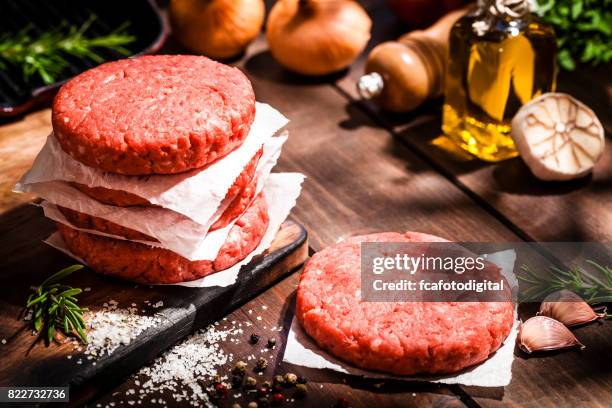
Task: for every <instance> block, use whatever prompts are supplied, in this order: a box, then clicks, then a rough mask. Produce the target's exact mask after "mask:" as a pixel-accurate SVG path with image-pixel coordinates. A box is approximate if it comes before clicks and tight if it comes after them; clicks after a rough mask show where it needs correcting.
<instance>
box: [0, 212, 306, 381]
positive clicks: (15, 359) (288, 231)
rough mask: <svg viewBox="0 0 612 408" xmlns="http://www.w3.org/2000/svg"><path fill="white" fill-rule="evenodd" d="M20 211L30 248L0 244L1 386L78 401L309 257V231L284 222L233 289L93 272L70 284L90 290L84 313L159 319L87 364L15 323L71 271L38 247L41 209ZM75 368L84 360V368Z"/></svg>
mask: <svg viewBox="0 0 612 408" xmlns="http://www.w3.org/2000/svg"><path fill="white" fill-rule="evenodd" d="M24 211H26V212H28V217H27V219H28V221H27V222H20V223H19V228H21V229H23V230H25V231H29V233H30V234H31V235H32V238H30V239H28V241H29V245H28V246H27V247H22V248H20V249H19V250H16V245H21V242H19V240H14V241H13V242H4V244H5V245H3V246H2V249H1V251H0V259H2V261H1V262H0V268H1V269H2V274H0V286H2V288H4V289H5V291H6V292H7V293H6V296H4V297H3V298H2V299H0V338H2V339H6V340H7V342H6V344H5V345H3V347H2V355H3V358H2V359H0V384H3V385H9V384H10V385H15V386H25V385H29V386H53V385H55V386H59V385H70V386H71V390H72V392H73V393H76V392H78V391H79V388H80V387H82V386H83V385H85V384H87V383H91V382H92V381H94V382H96V383H98V384H103V383H104V382H105V381H106V379H107V378H120V377H122V376H125V375H127V374H129V373H131V372H133V371H134V370H136V369H137V368H139V367H141V366H142V365H143V364H144V363H145V362H147V361H149V360H150V359H151V358H152V357H154V356H155V355H157V354H159V353H160V352H161V351H162V350H164V349H166V348H167V347H168V346H170V345H172V344H175V343H176V342H177V341H178V340H180V339H181V338H182V337H184V336H185V335H186V334H188V333H190V332H191V331H193V330H195V329H197V328H200V327H202V326H204V325H208V324H210V323H212V322H214V321H215V320H216V319H219V318H221V317H223V316H224V315H225V314H227V313H228V312H229V311H231V310H232V309H234V308H236V307H237V306H239V305H241V304H243V303H245V302H246V301H247V300H249V299H250V298H252V297H253V296H255V295H256V294H257V293H259V292H261V291H262V290H264V289H265V288H267V287H269V286H270V285H272V284H273V283H275V282H276V281H278V280H279V279H281V278H282V277H284V276H286V275H287V274H288V273H290V272H292V271H294V270H295V269H296V268H297V267H299V266H300V265H302V263H303V262H304V260H305V259H306V257H307V254H308V245H307V239H306V237H307V236H306V231H305V230H304V228H303V227H302V226H300V225H298V224H296V223H293V222H291V221H287V222H286V223H285V224H283V225H282V227H281V229H280V231H279V233H278V234H277V237H276V238H275V240H274V242H273V243H272V245H271V247H270V248H269V249H268V250H267V251H266V252H265V253H264V254H263V255H262V256H260V257H257V258H255V259H254V260H253V261H252V262H251V263H249V265H248V266H245V267H244V268H242V270H241V272H240V275H239V278H238V283H237V284H235V285H230V286H227V287H211V288H205V289H193V288H186V287H181V286H174V285H171V286H149V285H134V284H132V283H129V282H125V281H121V280H118V279H111V278H107V277H105V276H102V275H97V274H94V273H92V272H85V273H77V274H75V276H74V277H73V278H71V279H70V281H71V284H72V285H73V286H75V287H80V288H86V287H88V288H91V289H92V290H91V291H90V292H86V293H84V294H83V295H81V296H80V305H81V306H84V307H88V308H89V309H90V310H92V311H93V312H96V311H97V310H99V309H100V308H101V307H102V305H103V304H104V303H108V302H109V301H110V299H113V300H115V301H116V302H118V303H119V307H121V308H124V309H125V308H128V307H130V305H132V306H137V307H138V310H140V309H142V312H143V313H144V314H145V315H153V314H155V315H156V316H157V317H158V318H159V319H160V321H159V322H158V323H157V324H156V325H154V326H153V327H151V328H150V329H147V330H146V331H143V332H142V334H141V335H140V336H138V337H137V338H135V339H134V340H133V341H131V342H130V343H129V344H127V345H125V346H124V347H119V348H118V349H117V350H116V351H114V352H113V353H112V354H110V355H103V356H100V357H98V358H95V359H91V360H90V359H89V358H87V356H85V355H84V354H83V353H81V352H79V351H76V352H75V351H74V350H73V348H74V346H73V345H72V344H71V343H70V342H66V343H63V344H62V345H61V346H57V347H56V346H55V345H52V346H51V347H49V348H46V347H44V345H43V344H42V343H35V340H36V337H33V336H32V335H31V333H30V330H29V325H30V323H29V322H26V321H24V320H22V319H19V318H17V316H19V315H20V312H21V310H22V308H23V302H24V299H25V298H26V297H27V293H28V292H29V287H30V286H32V285H35V284H37V283H39V282H41V281H43V280H44V279H45V277H46V276H48V275H49V273H50V272H51V271H55V270H59V269H60V267H63V266H66V265H69V264H70V263H72V261H71V260H70V259H69V258H68V257H66V256H65V255H62V254H61V253H58V252H57V251H56V250H54V249H52V248H50V247H48V246H46V245H44V244H43V243H42V242H40V240H39V239H40V238H42V237H40V236H39V234H40V233H41V232H43V231H46V232H48V231H49V230H50V229H52V225H51V224H52V223H50V222H48V221H47V220H46V219H44V218H43V216H42V214H41V211H40V209H39V208H33V207H30V208H24ZM23 219H24V220H25V219H26V217H24V218H23ZM6 227H7V223H0V232H1V234H0V235H1V236H3V237H4V236H6V235H7V234H6V233H7V231H6V230H5V228H6ZM147 301H148V302H150V304H155V303H157V302H159V301H162V305H161V306H159V307H155V308H152V307H151V306H150V305H149V303H147ZM69 355H70V356H71V357H70V360H67V358H68V356H69ZM77 360H82V364H79V363H77Z"/></svg>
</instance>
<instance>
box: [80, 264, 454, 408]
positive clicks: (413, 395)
mask: <svg viewBox="0 0 612 408" xmlns="http://www.w3.org/2000/svg"><path fill="white" fill-rule="evenodd" d="M298 280H299V274H297V273H296V274H293V275H291V276H289V277H288V278H286V279H284V280H283V281H282V282H280V283H279V284H278V285H275V286H274V287H272V288H270V289H268V290H267V291H266V292H264V293H263V294H262V295H261V296H258V297H257V298H255V299H253V300H252V301H250V302H249V303H247V304H245V305H244V306H243V307H241V308H240V309H237V310H235V311H234V312H232V313H231V314H230V315H228V316H227V320H226V321H221V322H219V323H220V324H219V329H220V330H223V329H224V328H225V325H227V324H228V323H231V322H237V323H242V324H243V328H244V327H245V322H248V323H250V324H252V326H250V327H248V329H246V330H245V331H244V333H242V334H241V335H240V336H239V337H238V339H239V340H240V343H233V342H229V341H227V342H224V343H222V344H221V348H222V350H223V351H224V352H225V354H230V353H231V354H233V356H234V362H236V361H238V360H241V359H242V360H244V361H247V359H246V356H247V355H249V354H251V353H253V354H254V355H255V356H259V355H260V354H261V355H265V356H266V358H267V359H268V362H269V365H268V369H267V370H266V371H265V373H264V375H263V376H261V377H260V376H257V375H255V377H256V378H257V380H258V382H260V383H261V382H263V381H265V380H270V379H271V378H272V377H273V376H274V375H277V374H285V373H287V372H291V373H295V374H296V375H299V376H302V375H303V376H306V377H307V378H308V380H309V382H308V385H307V387H308V396H307V397H306V398H305V399H303V400H296V401H295V402H291V403H285V404H283V405H282V407H290V408H306V407H320V408H328V407H333V406H334V405H335V403H336V402H337V400H338V398H340V397H344V398H346V399H348V401H349V402H350V403H351V407H353V408H398V407H403V408H418V407H436V408H460V407H463V408H465V405H464V404H463V403H462V402H461V400H460V399H459V398H458V397H457V396H456V395H454V394H453V393H452V392H451V391H450V390H449V389H448V387H446V386H443V385H436V384H427V383H410V384H408V383H405V382H383V381H366V380H362V379H359V378H357V377H349V376H345V375H342V374H340V373H336V372H333V371H329V370H326V371H322V370H312V369H308V368H305V367H299V366H294V365H291V364H287V363H283V362H282V355H283V351H284V341H285V339H286V336H287V331H288V329H289V325H290V323H291V320H292V318H293V313H294V303H295V289H296V287H297V284H298ZM264 307H265V308H266V309H265V310H264ZM249 311H251V312H252V313H249ZM258 317H261V320H258ZM231 326H232V325H231V324H230V327H231ZM279 326H282V327H283V331H282V332H280V333H279V332H276V331H271V330H270V328H272V327H279ZM251 333H257V334H259V335H261V338H262V340H260V342H259V343H258V345H257V346H252V345H251V344H249V342H248V339H249V336H250V335H251ZM269 337H274V338H276V339H277V340H278V343H277V347H276V348H275V349H274V351H273V352H272V353H268V352H266V353H260V350H261V349H262V348H264V344H265V341H266V340H267V338H269ZM270 354H272V357H269V356H270ZM232 366H233V364H232V363H228V364H225V365H223V366H222V367H221V368H220V369H219V373H220V375H224V374H229V371H230V370H231V368H232ZM136 380H139V381H140V384H142V383H143V382H144V381H146V377H143V376H130V377H129V378H127V379H126V380H125V381H124V382H123V383H122V384H121V385H120V386H119V387H116V388H115V389H113V390H112V391H111V392H108V393H106V394H105V395H103V396H101V397H100V398H98V399H95V400H93V401H92V402H91V403H90V404H88V406H91V407H95V406H96V405H97V404H100V405H101V406H102V407H105V406H106V405H107V404H110V403H111V402H115V404H116V405H115V406H116V407H125V406H129V405H127V404H128V401H129V400H136V399H137V398H135V397H134V396H133V395H132V394H129V390H130V389H132V390H136V391H137V392H138V390H139V385H138V384H136V382H135V381H136ZM236 393H240V394H242V395H241V396H240V397H238V398H234V397H233V395H234V394H236ZM285 394H286V395H287V396H290V395H291V392H290V390H288V391H286V392H285ZM247 395H250V394H247V393H245V392H243V391H241V390H239V391H237V392H236V391H230V393H229V396H228V398H227V399H225V400H222V401H220V404H219V405H220V406H221V407H227V408H230V407H231V406H232V404H233V403H235V402H236V403H239V404H240V406H241V407H243V408H246V407H247V403H248V401H249V400H250V399H252V396H251V398H248V397H247ZM160 396H162V397H163V398H164V400H165V401H166V402H167V406H168V407H185V406H187V404H185V403H184V402H183V403H180V402H176V401H174V400H173V399H172V398H171V396H170V395H169V394H168V393H165V395H159V394H152V395H149V396H148V397H146V398H144V399H143V401H142V404H141V405H135V406H143V407H144V406H160V407H161V406H165V405H153V404H152V403H151V399H157V398H159V397H160ZM121 401H123V403H121Z"/></svg>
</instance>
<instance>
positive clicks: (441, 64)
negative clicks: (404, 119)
mask: <svg viewBox="0 0 612 408" xmlns="http://www.w3.org/2000/svg"><path fill="white" fill-rule="evenodd" d="M465 12H466V9H462V10H457V11H453V12H450V13H448V14H446V15H445V16H443V17H442V18H440V20H438V21H437V22H436V23H435V24H434V25H432V26H431V27H429V28H427V29H426V30H416V31H412V32H409V33H407V34H404V35H403V36H401V37H400V38H399V39H398V40H397V41H387V42H384V43H382V44H379V45H377V46H376V47H375V48H374V49H373V50H372V52H370V55H369V56H368V60H367V62H366V66H365V74H364V75H363V76H362V77H361V78H359V81H358V83H357V90H358V91H359V94H360V95H361V97H362V98H363V99H371V100H374V101H375V102H376V103H378V104H379V105H380V106H382V107H383V108H384V109H387V110H389V111H392V112H408V111H411V110H413V109H415V108H416V107H417V106H419V105H420V104H421V103H423V102H424V101H425V100H426V99H430V98H434V97H437V96H440V95H441V94H442V92H443V90H444V75H445V69H446V58H447V54H448V36H449V33H450V30H451V28H452V26H453V24H455V22H456V21H457V20H459V18H460V17H461V16H463V14H465Z"/></svg>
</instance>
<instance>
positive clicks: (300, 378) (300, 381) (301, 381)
mask: <svg viewBox="0 0 612 408" xmlns="http://www.w3.org/2000/svg"><path fill="white" fill-rule="evenodd" d="M297 382H298V384H306V383H307V382H308V380H307V379H306V377H304V376H302V375H301V376H299V377H298V379H297Z"/></svg>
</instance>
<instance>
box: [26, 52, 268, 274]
mask: <svg viewBox="0 0 612 408" xmlns="http://www.w3.org/2000/svg"><path fill="white" fill-rule="evenodd" d="M257 106H259V104H257ZM256 110H257V109H256V101H255V95H254V92H253V88H252V86H251V84H250V82H249V80H248V79H247V78H246V76H245V75H244V74H243V73H242V72H241V71H240V70H238V69H236V68H233V67H229V66H226V65H223V64H220V63H217V62H214V61H212V60H209V59H207V58H204V57H197V56H180V55H173V56H149V57H140V58H135V59H126V60H121V61H116V62H111V63H107V64H103V65H100V66H98V67H96V68H94V69H91V70H89V71H87V72H85V73H83V74H81V75H79V76H77V77H75V78H74V79H72V80H71V81H69V82H68V83H66V84H65V85H64V86H63V87H62V88H61V90H60V91H59V93H58V94H57V96H56V98H55V100H54V103H53V112H52V123H53V135H51V136H50V137H49V139H50V140H48V141H47V145H46V146H45V149H47V150H53V146H55V148H56V149H57V150H60V149H61V152H56V153H55V154H50V153H49V152H46V154H45V155H42V153H41V156H45V157H47V156H54V163H57V162H58V159H57V158H58V157H63V155H65V158H63V159H60V160H59V162H61V163H62V166H63V167H64V168H66V167H67V166H68V167H70V166H73V167H74V168H75V169H76V170H75V172H77V173H79V177H76V178H73V179H72V178H71V177H66V179H67V180H64V181H61V182H59V183H56V184H55V187H53V183H51V184H49V183H46V186H47V187H45V188H46V190H45V188H40V189H38V190H37V188H34V189H30V191H34V192H39V193H40V194H41V195H42V196H43V198H45V199H46V200H47V204H46V207H45V213H46V214H47V212H48V211H49V212H52V211H51V209H52V207H54V209H55V210H56V212H57V210H58V211H59V212H60V213H61V214H56V216H55V217H52V218H55V219H58V218H59V219H61V220H62V221H64V222H58V223H57V226H58V229H59V232H60V234H61V237H62V238H63V241H64V243H65V247H66V248H67V250H68V251H69V252H70V253H71V254H72V255H74V256H75V257H77V258H80V259H82V260H83V261H84V262H85V263H87V264H88V265H89V266H90V267H91V268H92V269H93V270H95V271H97V272H100V273H104V274H108V275H114V276H118V277H121V278H124V279H129V280H132V281H136V282H144V283H175V282H184V281H191V280H194V279H198V278H201V277H203V276H206V275H209V274H211V273H214V272H218V271H222V270H225V269H227V268H230V267H232V266H233V265H235V264H237V263H238V262H240V261H242V260H243V259H244V258H246V257H247V256H248V255H249V254H251V253H252V252H253V251H254V250H255V248H256V247H258V245H259V243H260V241H261V239H262V237H263V236H264V234H265V233H266V231H267V229H268V223H269V215H268V203H267V201H266V196H265V193H264V189H263V188H262V187H261V186H262V184H263V183H262V181H263V180H258V176H259V177H265V176H267V173H266V174H265V176H261V173H262V171H260V170H261V167H262V166H261V165H260V164H261V163H260V159H261V158H262V155H263V153H264V148H265V145H264V144H263V143H262V144H260V145H258V146H256V147H255V148H254V147H253V146H250V147H249V148H250V149H251V151H252V152H253V153H252V154H251V155H250V157H249V158H248V160H246V162H245V160H244V159H242V160H243V162H245V164H244V165H240V168H241V170H240V171H238V172H237V173H236V174H223V172H224V171H225V170H223V169H225V168H227V169H235V167H236V164H235V163H234V162H232V163H229V161H230V160H237V159H236V158H237V157H238V156H239V155H242V156H244V151H242V150H241V151H238V150H239V149H241V147H243V150H244V149H246V148H247V147H245V146H243V145H244V144H245V141H246V140H247V137H248V136H249V135H250V133H251V132H250V130H251V127H252V124H253V122H254V120H255V116H256ZM258 115H259V112H258ZM251 144H253V143H251ZM279 150H280V149H279ZM278 153H280V152H278ZM276 157H278V156H276ZM38 160H39V161H44V160H45V159H44V158H40V159H38ZM224 160H227V161H228V163H224V162H223V161H224ZM66 162H71V163H66ZM72 162H74V163H72ZM77 162H78V163H77ZM226 164H227V166H225V165H226ZM230 164H231V165H230ZM41 166H42V164H41V163H35V166H34V168H33V170H31V172H34V173H36V172H38V173H40V169H36V167H39V168H40V167H41ZM53 166H57V164H53ZM48 171H49V172H50V173H53V169H48ZM234 171H235V170H234ZM203 172H207V173H203ZM264 173H265V172H264ZM83 174H90V175H95V177H93V176H91V178H92V180H93V179H94V178H95V179H96V180H98V179H103V180H113V182H114V183H125V184H126V185H137V186H142V191H144V192H147V193H146V194H143V195H145V196H147V195H150V194H151V193H150V191H151V185H154V186H155V187H154V188H153V189H158V190H159V192H158V194H156V195H155V197H158V199H157V200H156V202H154V203H153V202H151V201H150V200H149V199H148V198H147V197H143V196H139V195H138V194H135V193H134V191H138V189H136V190H134V189H132V191H131V192H129V191H122V190H116V189H109V188H107V187H103V186H101V185H100V183H99V182H98V181H96V182H93V181H92V182H91V183H89V182H87V178H86V177H84V176H83ZM214 174H217V178H218V179H219V178H221V179H227V180H229V181H227V180H226V181H225V183H226V184H227V185H228V188H224V195H223V196H218V197H216V199H217V200H218V203H217V204H218V205H217V204H215V208H216V209H215V211H214V214H213V216H212V217H208V216H207V217H208V218H207V219H205V220H199V222H194V220H193V219H190V218H189V217H186V216H184V215H182V214H180V213H177V212H174V211H173V210H171V209H166V208H163V207H164V194H166V193H167V191H164V189H168V190H172V191H173V195H172V200H170V201H172V205H170V207H172V206H175V207H178V208H183V207H184V208H191V207H195V208H196V210H197V209H198V208H197V207H198V206H199V205H200V204H199V203H198V202H197V200H198V199H201V194H200V193H201V191H200V190H201V189H204V190H206V188H208V187H207V186H201V185H199V184H197V183H196V181H194V180H202V179H204V180H208V179H210V178H211V177H214ZM219 174H221V176H219ZM100 175H102V176H100ZM30 177H32V175H31V174H30ZM26 178H27V175H26ZM34 178H35V177H34ZM207 178H208V179H207ZM71 179H72V180H71ZM75 180H78V181H75ZM148 183H153V184H151V185H150V184H148ZM190 183H191V184H190ZM215 183H216V180H213V182H212V183H209V184H215ZM221 184H223V183H221ZM102 185H104V183H102ZM114 185H121V184H114ZM177 186H178V187H177ZM185 186H191V187H190V188H191V190H189V189H188V188H187V187H185ZM193 186H197V188H193ZM62 189H63V190H65V192H71V193H69V194H72V196H73V197H74V201H72V202H67V201H64V200H63V199H62V200H57V201H59V202H53V200H54V197H59V196H60V195H59V194H58V193H57V190H62ZM51 190H53V191H51ZM211 190H213V191H214V188H212V187H211ZM82 194H84V195H85V196H87V199H79V197H83V196H82ZM66 195H67V194H62V195H61V197H65V196H66ZM177 195H178V196H180V197H182V200H184V202H182V203H178V204H177V203H176V201H177V200H176V197H177ZM92 200H95V203H94V202H93V201H92ZM190 200H195V201H194V202H190ZM76 201H78V202H76ZM178 201H181V200H178ZM213 201H214V200H213ZM49 202H51V203H49ZM56 204H57V205H56ZM63 204H64V205H63ZM65 204H70V205H69V206H66V205H65ZM205 204H207V203H204V205H202V207H206V205H205ZM68 207H71V208H68ZM90 208H96V209H98V210H97V211H98V212H94V213H95V214H97V216H94V215H92V214H91V213H92V211H89V213H85V212H81V211H79V210H81V209H83V210H86V209H87V210H88V209H90ZM100 209H102V210H100ZM209 213H210V209H209ZM104 214H107V215H108V216H105V215H104ZM117 214H123V215H122V216H121V217H122V218H120V219H118V218H117ZM146 217H150V218H151V219H150V225H151V226H154V225H155V226H156V227H151V228H150V229H148V227H147V225H149V224H147V223H146V222H144V223H143V221H142V220H143V218H144V219H145V220H146ZM130 218H132V221H133V225H134V226H137V228H130V227H129V225H132V224H131V222H132V221H130ZM153 218H157V219H153ZM195 218H197V217H195ZM122 219H124V220H125V222H122V221H121V220H122ZM111 220H113V221H111ZM169 220H170V221H169ZM159 223H161V225H164V223H166V224H167V225H168V227H167V228H161V229H162V231H161V232H160V231H159V230H160V227H159ZM143 225H144V226H145V227H144V228H143ZM163 229H166V230H171V233H173V234H174V235H176V239H173V238H169V239H168V240H169V242H170V241H171V242H173V243H174V242H175V241H176V242H178V243H176V244H173V245H174V246H173V245H170V247H171V248H168V245H164V244H165V241H164V231H163ZM174 229H176V230H177V231H179V232H178V233H176V232H172V231H174ZM183 230H185V234H184V236H182V231H183ZM218 231H225V232H224V233H223V234H221V236H222V237H223V238H222V241H223V242H221V243H217V244H212V246H213V247H214V246H215V245H216V246H217V247H218V248H216V249H213V250H212V253H213V254H214V255H215V256H214V258H212V259H208V258H206V257H204V260H202V259H201V258H202V257H200V260H197V259H199V258H198V257H197V253H198V251H200V252H202V251H203V252H204V253H206V252H209V253H210V251H207V249H206V248H204V249H203V250H202V249H201V248H200V249H197V248H194V247H193V245H191V244H190V243H192V242H197V241H198V239H199V238H198V234H200V235H201V236H202V237H204V236H207V235H214V233H215V232H218ZM149 232H152V233H153V235H150V234H149ZM218 240H219V234H217V238H216V241H218ZM201 241H202V242H204V243H205V242H206V241H205V240H204V238H202V240H201ZM190 245H191V246H190ZM183 248H187V249H186V250H185V251H184V252H183V254H182V255H181V254H179V253H177V252H182V251H181V250H180V249H183ZM177 249H178V251H175V250H177ZM186 254H191V255H193V256H191V257H186V256H183V255H186ZM188 258H195V260H194V259H192V260H190V259H188Z"/></svg>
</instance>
